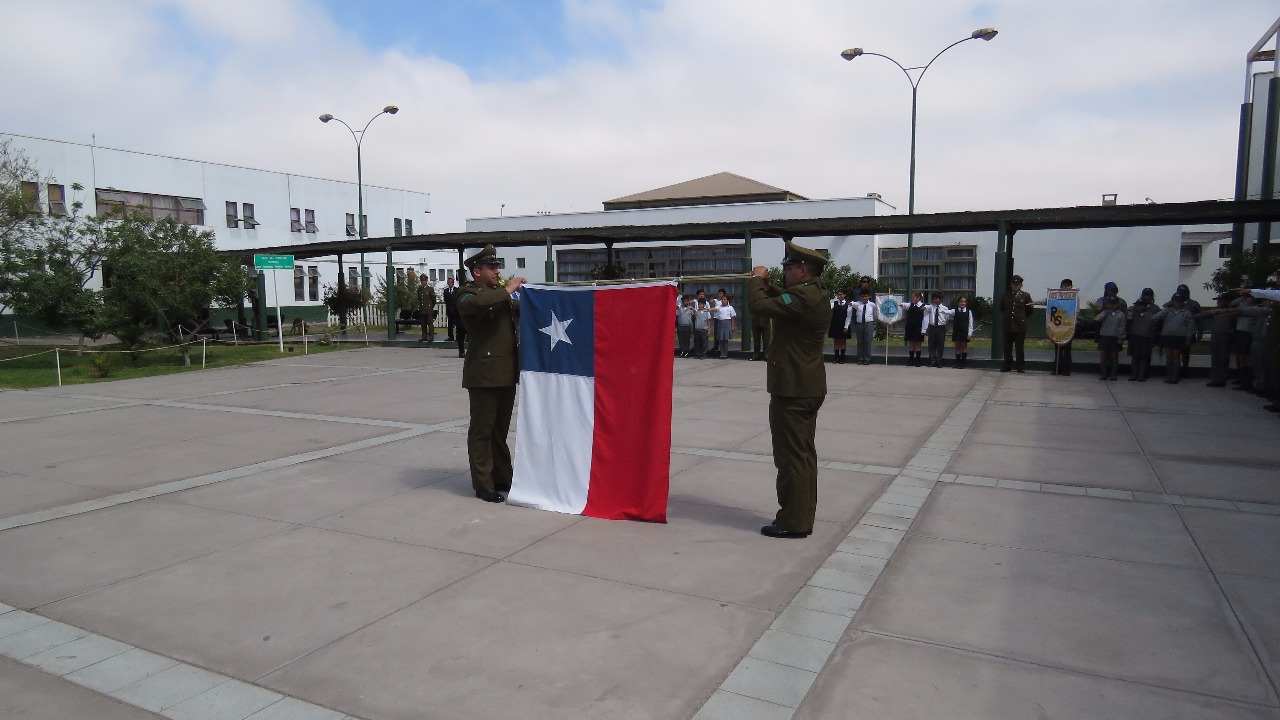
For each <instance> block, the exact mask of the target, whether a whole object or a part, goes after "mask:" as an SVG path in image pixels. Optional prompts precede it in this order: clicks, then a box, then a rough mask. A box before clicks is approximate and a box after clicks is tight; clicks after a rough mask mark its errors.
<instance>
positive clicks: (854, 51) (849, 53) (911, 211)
mask: <svg viewBox="0 0 1280 720" xmlns="http://www.w3.org/2000/svg"><path fill="white" fill-rule="evenodd" d="M997 32H998V31H997V30H996V29H995V28H978V29H977V30H974V31H973V33H972V34H970V35H969V37H967V38H962V39H960V40H957V41H955V42H953V43H951V44H950V45H948V46H946V47H944V48H942V50H939V51H938V54H937V55H934V56H933V60H930V61H929V62H927V63H925V64H924V65H922V66H920V67H911V68H909V67H903V65H902V63H900V62H898V61H897V60H894V59H893V58H891V57H889V56H888V55H882V54H880V53H875V52H867V51H866V50H863V49H862V48H849V49H848V50H845V51H844V52H842V53H840V57H842V58H844V59H845V60H852V59H854V58H856V57H861V56H862V55H874V56H876V57H882V58H884V59H885V60H888V61H889V62H891V63H893V64H894V65H897V66H898V69H899V70H901V71H902V74H903V75H906V76H907V82H909V83H911V174H910V176H909V177H910V180H909V183H910V184H909V187H908V191H907V214H908V215H915V214H916V100H917V97H918V95H919V92H920V81H921V80H923V79H924V74H925V73H926V72H928V71H929V67H930V66H931V65H933V63H934V61H936V60H937V59H938V58H940V57H942V53H945V52H946V51H948V50H950V49H951V48H953V47H955V46H957V45H959V44H960V43H962V42H966V41H969V40H990V39H991V38H993V37H995V36H996V34H997ZM916 70H919V71H920V74H918V75H914V76H913V75H912V74H911V73H912V72H913V71H916ZM914 247H915V233H914V232H909V233H907V298H908V299H910V297H911V289H912V284H913V278H912V272H911V271H912V267H913V257H912V255H913V254H914Z"/></svg>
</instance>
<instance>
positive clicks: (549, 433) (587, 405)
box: [507, 371, 596, 515]
mask: <svg viewBox="0 0 1280 720" xmlns="http://www.w3.org/2000/svg"><path fill="white" fill-rule="evenodd" d="M595 395H596V385H595V380H594V379H593V378H589V377H582V376H579V375H559V374H552V373H541V372H528V371H526V372H521V373H520V408H519V412H518V413H517V416H516V459H517V460H516V463H515V477H514V478H513V479H512V482H511V492H510V494H508V495H507V502H509V503H511V504H512V505H525V506H528V507H534V508H538V509H540V510H552V511H555V512H562V513H572V514H575V515H580V514H582V509H583V508H585V507H586V506H587V488H588V486H589V485H590V484H591V445H592V442H593V439H594V431H595V429H594V425H595V405H596V401H595Z"/></svg>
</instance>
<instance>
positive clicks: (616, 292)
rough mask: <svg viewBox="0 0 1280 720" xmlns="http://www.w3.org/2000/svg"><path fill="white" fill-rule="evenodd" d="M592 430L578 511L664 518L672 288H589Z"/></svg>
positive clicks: (668, 470)
mask: <svg viewBox="0 0 1280 720" xmlns="http://www.w3.org/2000/svg"><path fill="white" fill-rule="evenodd" d="M595 296H596V297H595V344H596V347H595V351H596V353H595V355H596V365H595V377H596V397H595V433H594V437H593V438H592V447H591V483H590V487H589V489H588V490H587V506H586V507H585V508H584V509H583V511H582V514H583V515H589V516H591V517H598V518H605V519H608V520H648V521H651V522H666V521H667V496H668V493H669V485H670V473H671V380H672V373H673V369H674V365H675V356H674V353H673V352H672V349H671V334H672V333H671V331H672V328H673V327H674V320H673V318H674V317H675V308H676V306H675V297H676V291H675V288H674V287H672V286H670V285H655V286H651V287H639V288H617V289H602V290H596V291H595Z"/></svg>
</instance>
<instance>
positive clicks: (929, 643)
mask: <svg viewBox="0 0 1280 720" xmlns="http://www.w3.org/2000/svg"><path fill="white" fill-rule="evenodd" d="M859 632H861V633H862V634H864V635H873V636H876V637H882V638H886V639H889V640H897V641H900V642H905V643H912V644H915V645H923V646H926V647H935V648H943V649H946V650H955V651H957V652H962V653H968V654H972V655H979V656H982V657H987V658H992V659H994V660H999V661H1001V662H1009V663H1017V664H1019V665H1027V666H1029V667H1037V668H1044V669H1045V670H1054V671H1057V672H1065V673H1071V674H1072V675H1079V676H1082V677H1091V678H1100V679H1103V680H1113V681H1115V682H1120V683H1126V684H1129V685H1137V686H1139V687H1147V688H1154V689H1157V690H1167V691H1170V692H1176V693H1179V694H1182V695H1191V696H1194V697H1201V698H1210V699H1213V700H1221V701H1223V702H1228V703H1233V704H1236V705H1243V706H1245V707H1250V708H1259V709H1266V710H1275V709H1276V708H1277V707H1280V705H1274V704H1268V703H1265V702H1258V701H1254V700H1242V699H1240V698H1234V697H1229V696H1226V695H1215V694H1213V693H1204V692H1194V691H1191V690H1187V689H1185V688H1184V687H1183V686H1179V685H1160V684H1157V683H1152V682H1145V681H1142V680H1134V679H1132V678H1122V677H1115V676H1112V675H1106V674H1103V673H1097V672H1090V671H1089V670H1085V669H1082V668H1077V667H1070V666H1066V665H1053V664H1050V663H1046V662H1039V661H1036V660H1028V659H1024V658H1017V657H1010V656H1007V655H1000V654H999V653H994V652H991V651H990V650H983V649H980V648H971V647H964V646H961V645H952V644H949V643H942V642H937V641H935V640H925V639H923V638H918V637H913V636H909V635H898V634H895V633H891V632H885V631H883V630H859Z"/></svg>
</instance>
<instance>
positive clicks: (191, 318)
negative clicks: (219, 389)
mask: <svg viewBox="0 0 1280 720" xmlns="http://www.w3.org/2000/svg"><path fill="white" fill-rule="evenodd" d="M107 233H108V235H109V236H110V238H111V240H110V241H109V243H108V245H109V247H108V253H107V260H106V262H107V265H108V266H109V267H110V268H111V272H110V275H109V277H108V278H107V280H108V283H109V285H108V287H107V288H106V289H105V290H104V291H103V300H104V303H105V307H106V316H107V324H108V327H109V329H110V331H111V332H113V333H114V334H115V335H116V337H117V338H119V339H120V341H121V342H122V343H123V344H124V345H125V346H126V347H130V348H136V347H138V346H140V345H141V344H142V343H143V342H144V340H145V338H146V336H147V334H148V333H149V332H150V331H151V330H152V329H154V328H155V327H156V325H157V323H158V324H159V326H160V327H162V328H164V331H165V333H166V334H167V335H168V336H169V337H171V338H172V339H173V340H175V341H177V342H179V343H187V342H189V341H190V340H191V339H192V337H194V335H195V334H196V332H198V331H199V330H200V329H201V328H202V327H203V326H204V325H205V324H207V323H208V312H207V311H208V308H209V306H210V305H212V304H214V303H217V304H219V305H222V306H230V305H234V304H236V303H238V302H239V301H240V300H241V299H242V298H243V297H244V296H245V294H246V293H247V292H248V291H249V287H250V282H249V275H248V274H247V273H246V272H245V271H244V268H243V267H242V266H241V265H240V264H239V263H238V262H237V261H236V260H235V259H233V258H231V257H230V256H227V255H223V254H221V253H219V252H218V251H217V249H216V248H215V247H214V238H213V233H212V232H211V231H209V230H197V229H195V228H193V227H191V226H189V225H184V224H182V223H179V222H178V221H176V220H173V219H172V218H164V219H161V220H152V219H149V218H143V217H138V216H134V217H128V218H125V219H123V220H120V221H119V222H117V223H112V224H110V225H108V228H107ZM182 360H183V363H184V364H188V365H189V364H190V363H191V357H190V355H189V353H188V347H187V345H185V344H184V345H183V347H182Z"/></svg>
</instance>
